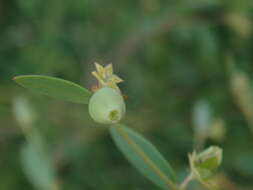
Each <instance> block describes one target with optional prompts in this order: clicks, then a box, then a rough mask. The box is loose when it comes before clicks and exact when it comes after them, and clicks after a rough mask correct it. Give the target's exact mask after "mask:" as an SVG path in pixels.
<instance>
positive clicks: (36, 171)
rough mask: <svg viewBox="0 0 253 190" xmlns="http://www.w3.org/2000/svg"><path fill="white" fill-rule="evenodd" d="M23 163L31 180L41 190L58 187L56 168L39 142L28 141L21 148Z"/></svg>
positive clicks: (51, 189) (50, 189)
mask: <svg viewBox="0 0 253 190" xmlns="http://www.w3.org/2000/svg"><path fill="white" fill-rule="evenodd" d="M21 164H22V167H23V170H24V173H25V174H26V176H27V178H28V179H29V181H30V182H31V183H32V184H33V185H34V186H35V187H36V188H37V189H39V190H55V189H57V184H56V180H55V179H56V178H55V170H54V168H53V166H52V163H51V160H50V159H49V158H48V155H47V153H46V152H45V151H44V150H43V149H42V147H41V146H40V145H39V144H36V143H26V144H24V145H23V147H22V149H21Z"/></svg>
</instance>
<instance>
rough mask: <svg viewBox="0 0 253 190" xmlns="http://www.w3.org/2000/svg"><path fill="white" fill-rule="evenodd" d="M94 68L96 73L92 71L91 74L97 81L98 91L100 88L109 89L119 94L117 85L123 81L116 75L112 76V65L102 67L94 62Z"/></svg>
mask: <svg viewBox="0 0 253 190" xmlns="http://www.w3.org/2000/svg"><path fill="white" fill-rule="evenodd" d="M95 67H96V69H97V71H93V72H91V73H92V75H93V76H94V77H95V78H96V79H97V80H98V89H99V88H102V87H110V88H114V89H116V90H117V91H119V92H120V89H119V87H118V86H117V84H118V83H120V82H123V80H122V79H121V78H120V77H118V76H117V75H115V74H113V67H112V64H108V65H106V66H105V67H103V66H102V65H100V64H98V63H96V62H95Z"/></svg>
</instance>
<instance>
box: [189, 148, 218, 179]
mask: <svg viewBox="0 0 253 190" xmlns="http://www.w3.org/2000/svg"><path fill="white" fill-rule="evenodd" d="M189 158H190V164H191V169H192V172H193V173H194V174H195V177H197V178H201V179H207V178H209V177H211V176H212V175H213V174H214V172H215V171H216V169H217V168H218V167H219V166H220V164H221V161H222V149H221V148H219V147H217V146H211V147H209V148H208V149H206V150H204V151H203V152H200V153H198V154H197V153H196V152H193V154H191V155H190V157H189Z"/></svg>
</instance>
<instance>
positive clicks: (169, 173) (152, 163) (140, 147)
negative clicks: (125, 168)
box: [110, 125, 178, 190]
mask: <svg viewBox="0 0 253 190" xmlns="http://www.w3.org/2000/svg"><path fill="white" fill-rule="evenodd" d="M110 133H111V136H112V138H113V140H114V142H115V143H116V145H117V147H118V148H119V149H120V150H121V152H122V153H123V154H124V156H125V157H126V158H127V159H128V160H129V162H130V163H131V164H132V165H134V166H135V167H136V168H137V169H138V170H139V171H140V172H141V173H142V174H143V175H144V176H146V177H147V178H148V179H150V180H151V181H153V182H154V183H155V184H157V185H158V186H160V187H161V188H163V189H167V190H168V189H172V190H177V189H178V188H177V187H176V185H175V184H174V183H175V181H176V180H175V175H174V172H173V170H172V168H171V167H170V165H169V163H168V162H167V161H166V160H165V159H164V158H163V156H162V155H161V153H159V152H158V150H157V149H156V148H155V147H154V146H153V145H152V144H151V143H150V142H148V141H147V140H146V139H144V138H143V137H142V136H141V135H139V134H138V133H136V132H134V131H133V130H131V129H129V128H127V127H125V126H123V125H114V126H112V127H111V128H110Z"/></svg>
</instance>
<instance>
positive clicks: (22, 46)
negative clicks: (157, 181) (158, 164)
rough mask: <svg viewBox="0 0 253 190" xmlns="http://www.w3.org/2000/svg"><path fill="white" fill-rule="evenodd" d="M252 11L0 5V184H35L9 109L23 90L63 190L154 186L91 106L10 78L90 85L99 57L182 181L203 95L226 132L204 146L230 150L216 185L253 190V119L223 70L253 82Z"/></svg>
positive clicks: (112, 3) (61, 1) (188, 3)
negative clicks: (91, 111) (31, 89)
mask: <svg viewBox="0 0 253 190" xmlns="http://www.w3.org/2000/svg"><path fill="white" fill-rule="evenodd" d="M252 11H253V2H252V1H251V0H242V1H241V0H229V1H228V0H223V1H221V0H184V1H178V0H137V1H136V0H135V1H133V0H128V1H119V0H106V1H103V0H93V1H88V0H72V1H68V0H43V1H42V0H1V1H0V181H1V182H0V189H3V190H16V189H20V190H21V189H25V190H28V189H34V187H33V186H32V185H31V183H30V181H29V179H27V177H26V176H25V175H24V172H23V170H22V166H21V164H20V148H21V146H22V145H23V144H24V143H25V138H24V135H23V133H22V130H21V129H20V127H19V125H18V123H17V122H16V119H15V117H14V114H13V102H14V100H15V99H16V98H17V97H19V96H21V95H22V96H23V97H25V98H26V99H27V100H28V101H29V102H30V104H31V105H32V107H33V110H34V112H36V114H37V121H36V127H37V128H38V130H39V131H40V133H41V135H42V136H43V137H44V138H45V139H46V142H47V143H48V144H49V147H50V157H51V158H52V160H53V161H54V163H55V168H56V169H57V175H58V179H59V181H60V184H61V187H62V189H75V190H79V189H80V190H81V189H87V190H100V189H103V190H114V189H115V190H119V189H120V190H125V189H128V190H129V189H135V190H137V189H138V190H141V189H143V190H144V189H145V190H146V189H148V190H149V189H150V190H153V189H154V190H155V189H158V188H157V187H156V186H154V185H153V184H152V183H151V182H149V181H148V180H147V179H146V178H144V177H143V176H141V175H140V174H139V173H138V171H137V170H135V169H134V168H133V167H132V166H130V165H129V163H128V162H127V161H126V160H125V158H124V157H123V156H122V154H121V153H120V152H119V151H118V150H117V149H116V147H115V145H114V144H113V142H112V140H111V138H110V136H109V134H108V131H107V130H106V128H104V127H101V126H99V125H97V124H95V123H94V122H93V121H92V120H91V119H90V117H89V116H88V112H87V108H86V106H85V105H76V104H71V103H66V102H63V101H59V100H55V99H51V98H47V97H44V96H41V95H37V94H34V93H31V92H29V91H27V90H25V89H22V88H21V87H19V86H17V85H16V84H15V83H14V82H13V81H12V78H13V77H14V76H16V75H23V74H42V75H50V76H55V77H60V78H63V79H66V80H70V81H73V82H76V83H79V84H81V85H83V86H85V87H86V88H90V87H91V86H92V85H93V84H94V83H95V80H94V79H93V78H92V76H91V74H90V72H91V71H92V70H94V69H95V68H94V64H93V63H94V61H97V62H99V63H101V64H103V65H105V64H107V63H110V62H112V63H113V66H114V70H115V72H116V73H117V74H118V75H119V76H120V77H121V78H123V79H124V80H125V82H124V83H122V84H121V85H120V87H121V89H122V91H123V93H124V94H126V95H127V96H129V99H128V100H127V101H126V103H127V114H126V118H125V119H124V123H126V124H127V125H128V126H129V127H131V128H133V129H135V130H136V131H138V132H140V133H142V134H143V135H144V136H145V137H147V139H149V140H150V141H151V142H153V144H155V145H156V147H157V148H158V149H159V150H160V151H161V152H162V153H163V154H164V156H165V157H166V158H167V159H168V160H169V161H170V163H171V165H172V166H173V167H174V168H175V170H176V171H177V172H178V175H179V176H183V175H185V172H186V171H187V166H188V160H187V153H188V152H191V151H192V150H193V148H194V138H196V134H195V133H196V132H194V122H193V118H192V115H193V109H194V106H195V105H196V102H198V101H200V100H204V101H205V102H206V103H207V104H208V105H209V106H210V108H211V110H212V113H213V117H215V118H220V119H221V120H222V122H223V125H222V126H221V127H222V129H223V130H225V131H226V133H225V134H222V135H221V137H219V138H218V139H217V138H207V141H206V146H208V145H211V144H215V145H219V146H221V147H222V148H223V149H224V160H223V163H222V166H221V168H220V169H219V172H218V174H217V175H219V176H221V177H220V178H219V179H221V180H222V183H223V184H224V186H225V184H227V187H226V188H227V189H229V190H233V189H245V190H247V189H248V190H249V189H252V188H253V164H252V162H253V149H252V147H253V141H252V135H253V133H252V132H251V130H250V128H251V125H250V122H249V120H250V119H249V118H250V114H248V115H247V114H246V117H245V111H241V110H244V109H243V108H241V106H240V101H241V99H240V95H239V100H238V97H235V96H234V94H233V93H232V91H231V77H230V74H229V71H228V70H229V69H228V66H227V65H228V62H229V60H228V59H227V58H228V57H230V58H232V59H233V61H234V63H235V65H236V67H237V69H239V70H240V71H242V72H243V73H244V74H245V76H246V75H247V76H248V79H249V80H251V79H252V71H253V66H252V61H253V53H252V50H253V48H252V46H253V38H252V37H253V36H252V23H253V22H252V21H253V14H252V13H253V12H252ZM232 83H233V82H232ZM239 86H240V85H239ZM241 86H243V85H241ZM249 86H250V87H251V86H252V85H251V84H249ZM239 89H240V88H239ZM249 90H251V89H249ZM238 94H244V91H242V92H240V91H239V92H238ZM252 99H253V98H252ZM238 102H239V104H238ZM246 104H247V103H246ZM244 105H245V104H244ZM248 105H250V103H248ZM250 108H251V109H253V106H252V107H250V106H249V109H250ZM246 112H247V111H246ZM247 116H248V118H247ZM252 117H253V115H252ZM196 188H197V187H196Z"/></svg>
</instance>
